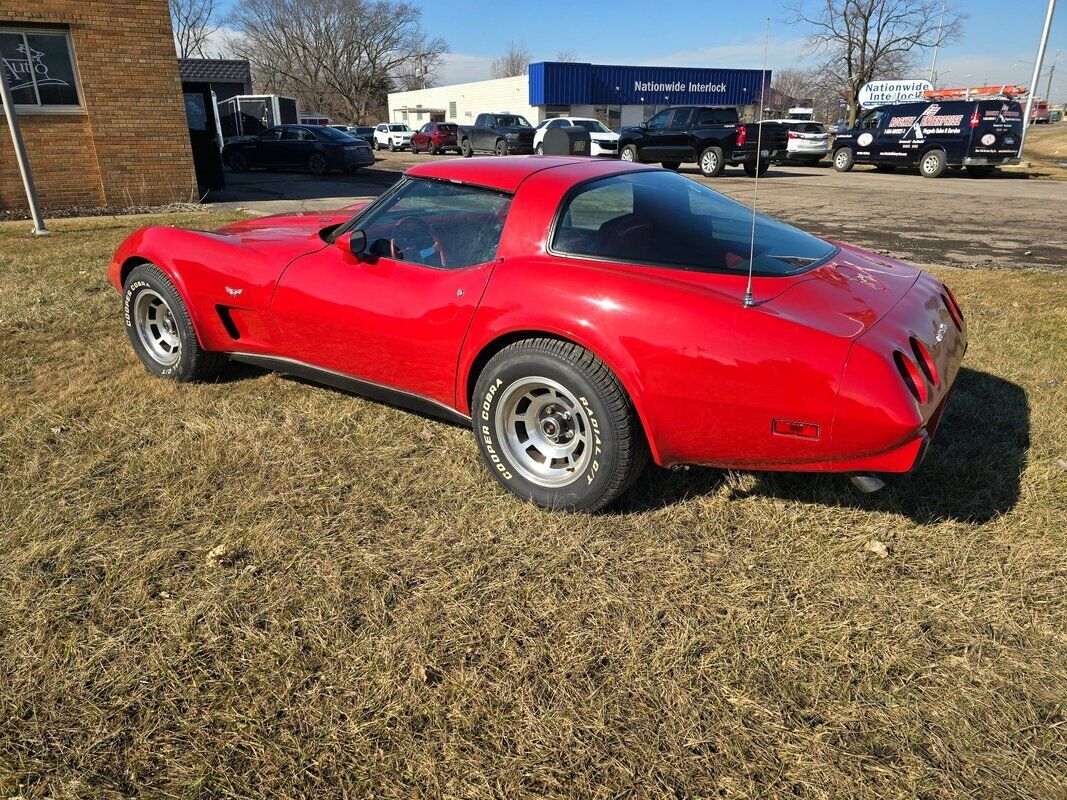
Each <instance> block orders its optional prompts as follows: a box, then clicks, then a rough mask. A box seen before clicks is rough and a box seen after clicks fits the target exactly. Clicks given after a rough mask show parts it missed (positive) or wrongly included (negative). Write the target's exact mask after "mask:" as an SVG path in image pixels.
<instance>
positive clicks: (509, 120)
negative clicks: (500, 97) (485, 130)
mask: <svg viewBox="0 0 1067 800" xmlns="http://www.w3.org/2000/svg"><path fill="white" fill-rule="evenodd" d="M496 124H497V126H498V127H500V128H515V127H518V126H523V127H526V128H529V127H530V123H529V122H527V121H526V117H520V116H519V115H518V114H509V115H505V116H501V117H497V118H496Z"/></svg>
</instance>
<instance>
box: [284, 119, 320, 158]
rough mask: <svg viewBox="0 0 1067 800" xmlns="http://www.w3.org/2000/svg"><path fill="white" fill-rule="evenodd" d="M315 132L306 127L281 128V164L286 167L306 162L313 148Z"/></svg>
mask: <svg viewBox="0 0 1067 800" xmlns="http://www.w3.org/2000/svg"><path fill="white" fill-rule="evenodd" d="M315 141H316V140H315V134H313V133H312V132H311V131H309V130H307V129H306V128H298V127H295V126H289V127H286V128H285V129H283V130H282V140H281V145H280V149H281V159H282V160H281V164H282V165H283V166H286V167H300V166H303V165H305V164H307V161H308V158H310V156H311V154H312V152H314V150H315Z"/></svg>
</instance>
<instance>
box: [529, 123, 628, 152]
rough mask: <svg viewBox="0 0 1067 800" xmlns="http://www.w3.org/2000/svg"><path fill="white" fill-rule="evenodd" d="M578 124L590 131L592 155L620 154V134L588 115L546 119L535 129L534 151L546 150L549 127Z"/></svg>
mask: <svg viewBox="0 0 1067 800" xmlns="http://www.w3.org/2000/svg"><path fill="white" fill-rule="evenodd" d="M571 126H576V127H579V128H585V129H586V130H587V131H589V140H590V148H591V149H590V151H589V155H591V156H617V155H618V154H619V134H617V133H615V132H614V131H613V130H611V128H609V127H608V126H607V125H605V124H604V123H603V122H601V121H600V120H598V119H589V118H586V117H554V118H553V119H546V120H545V121H544V122H542V123H541V124H540V125H538V126H537V128H536V129H535V130H534V139H533V143H534V151H535V152H536V153H537V154H538V155H541V154H542V153H543V152H544V141H545V133H546V132H547V131H548V129H549V128H567V127H571Z"/></svg>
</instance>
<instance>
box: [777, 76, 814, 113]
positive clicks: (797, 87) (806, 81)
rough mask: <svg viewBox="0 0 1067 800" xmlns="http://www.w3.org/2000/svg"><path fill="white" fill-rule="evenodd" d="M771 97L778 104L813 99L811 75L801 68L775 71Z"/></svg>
mask: <svg viewBox="0 0 1067 800" xmlns="http://www.w3.org/2000/svg"><path fill="white" fill-rule="evenodd" d="M771 95H772V98H773V100H774V102H775V103H778V104H781V103H782V102H785V103H792V101H794V100H803V99H806V98H809V97H812V95H813V92H812V79H811V74H810V73H809V72H808V71H807V70H803V69H800V68H799V67H785V68H784V69H777V70H775V71H774V72H773V73H772V77H771Z"/></svg>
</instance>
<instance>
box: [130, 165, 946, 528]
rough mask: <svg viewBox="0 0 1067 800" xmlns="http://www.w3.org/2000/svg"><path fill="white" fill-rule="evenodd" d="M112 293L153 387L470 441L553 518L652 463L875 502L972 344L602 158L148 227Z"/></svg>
mask: <svg viewBox="0 0 1067 800" xmlns="http://www.w3.org/2000/svg"><path fill="white" fill-rule="evenodd" d="M753 224H754V228H753ZM753 231H754V241H755V245H754V249H752V250H750V248H752V241H753ZM750 252H751V253H752V254H753V258H752V262H753V263H752V264H751V268H752V273H753V276H754V277H753V279H752V289H753V291H752V296H753V299H754V302H753V303H751V304H747V305H746V303H745V302H744V299H745V288H746V282H747V274H748V271H749V266H750V265H749V260H750ZM109 277H110V280H111V282H112V283H114V285H115V286H116V287H117V288H118V289H119V290H120V291H121V292H122V304H123V315H124V318H125V323H126V329H127V331H128V333H129V336H130V341H131V343H132V344H133V348H134V350H135V351H136V353H137V355H138V357H139V358H140V359H141V361H142V362H143V363H144V365H145V366H146V367H147V368H148V370H149V372H151V373H153V374H155V375H158V376H161V377H169V378H174V379H176V380H182V381H191V380H205V379H209V378H211V377H212V376H213V375H215V373H216V372H217V371H218V370H219V369H220V367H222V366H223V364H224V363H225V362H226V360H227V359H235V360H239V361H245V362H249V363H252V364H257V365H260V366H264V367H268V368H271V369H275V370H279V371H282V372H287V373H293V374H296V375H300V376H302V377H305V378H311V379H314V380H318V381H321V382H323V383H327V384H331V385H335V386H339V387H342V388H346V389H349V390H352V391H355V392H358V393H361V394H365V395H370V396H371V397H374V398H377V399H381V400H386V401H388V402H391V403H394V404H397V405H402V406H407V407H411V408H414V409H417V410H420V411H422V412H426V413H430V414H436V415H440V416H443V417H446V418H449V419H452V420H455V421H459V422H462V423H463V424H466V425H472V427H473V429H474V433H475V439H476V441H477V442H478V446H479V447H480V448H481V451H482V455H483V456H484V458H485V461H486V463H487V464H488V466H489V470H490V471H491V472H492V474H493V475H494V476H496V478H497V480H498V481H500V483H501V484H502V485H504V486H505V487H507V488H508V489H510V490H511V491H513V492H514V493H515V494H517V495H519V496H520V497H523V498H527V499H530V500H532V501H534V502H535V503H537V504H538V505H541V506H544V507H548V508H554V509H571V510H592V509H597V508H600V507H602V506H604V505H605V504H607V503H609V502H611V501H612V500H613V499H614V498H615V497H617V496H618V495H619V494H620V493H622V492H623V491H625V490H626V488H627V487H628V486H629V485H630V484H631V483H632V481H633V480H634V479H635V478H636V477H637V475H638V474H639V473H640V472H641V470H642V469H643V468H644V467H645V465H646V463H647V460H648V458H650V457H651V459H652V460H654V461H655V462H656V463H657V464H661V465H664V466H670V465H675V464H702V465H710V466H716V467H731V468H739V469H752V470H795V471H831V472H841V473H849V474H852V475H853V476H860V477H861V479H862V478H866V483H867V485H868V486H871V485H877V483H878V479H877V478H876V477H875V475H874V473H887V472H907V471H908V470H910V469H912V468H913V467H914V466H915V465H916V464H918V463H919V461H920V460H921V459H922V457H923V454H924V452H925V450H926V448H927V445H928V444H929V442H930V440H931V438H932V437H933V435H934V432H935V431H936V429H937V424H938V420H939V419H940V417H941V413H942V410H943V409H944V407H945V402H946V400H947V398H948V395H949V390H950V389H951V387H952V382H953V380H954V379H955V377H956V373H957V371H958V370H959V367H960V362H961V360H962V358H963V354H964V351H965V349H966V325H965V322H964V318H963V315H962V313H961V312H960V308H959V305H958V304H957V302H956V300H955V298H954V297H953V296H952V294H951V292H949V290H948V289H947V288H946V287H945V286H944V285H943V284H942V283H941V281H939V280H937V279H936V278H933V277H931V276H930V275H928V274H926V273H924V272H922V271H921V270H919V269H917V268H915V267H912V266H909V265H907V264H903V263H901V262H899V261H894V260H892V259H889V258H885V257H883V256H880V255H876V254H874V253H870V252H866V251H864V250H860V249H858V248H855V247H851V246H848V245H844V244H840V243H835V242H830V241H826V240H824V239H819V238H817V237H815V236H811V235H809V234H807V233H804V232H802V231H799V230H797V229H795V228H792V227H790V226H788V225H784V224H782V223H781V222H777V221H775V220H772V219H770V218H767V217H764V216H762V215H759V216H757V217H756V218H755V223H753V216H752V213H751V211H750V209H748V208H747V207H745V206H743V205H740V204H738V203H736V202H734V201H733V200H730V199H728V198H726V197H724V196H723V195H721V194H719V193H717V192H715V191H712V190H711V189H708V188H706V187H705V186H703V185H701V184H699V183H697V182H696V181H693V180H690V179H689V178H686V177H683V176H681V175H678V174H676V173H674V172H671V171H669V170H664V169H660V168H658V167H649V166H642V165H639V164H628V163H620V162H610V161H609V162H605V161H592V160H584V159H568V158H553V157H545V156H534V157H528V158H508V159H473V160H469V161H440V162H434V163H428V164H424V165H421V166H418V167H415V168H414V169H411V170H409V171H408V172H407V173H406V174H405V175H404V176H403V178H402V179H401V180H400V181H399V182H398V183H397V184H396V185H395V186H393V187H392V188H391V189H389V190H388V191H387V192H385V193H384V194H383V195H381V196H380V197H379V198H377V199H376V200H375V201H374V202H373V203H371V204H369V205H367V206H360V207H353V208H349V209H343V210H341V211H337V212H333V213H325V214H323V213H300V214H286V215H281V216H276V217H266V218H262V219H256V220H249V221H246V222H239V223H236V224H234V225H229V226H227V227H224V228H221V229H219V230H217V231H213V232H205V231H191V230H177V229H173V228H166V227H148V228H143V229H141V230H139V231H137V232H135V233H133V234H132V235H131V236H130V237H129V238H128V239H126V241H125V242H124V243H123V244H122V246H121V247H120V248H119V249H118V252H117V253H116V254H115V257H114V260H113V261H112V262H111V265H110V269H109ZM859 483H860V484H861V485H862V484H863V483H864V480H860V481H859Z"/></svg>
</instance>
